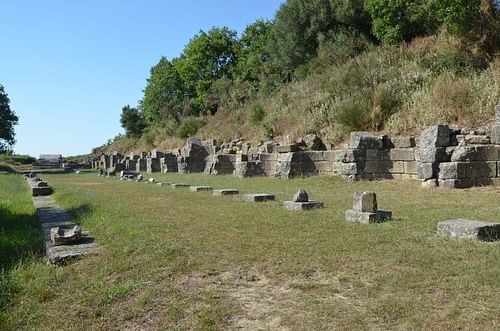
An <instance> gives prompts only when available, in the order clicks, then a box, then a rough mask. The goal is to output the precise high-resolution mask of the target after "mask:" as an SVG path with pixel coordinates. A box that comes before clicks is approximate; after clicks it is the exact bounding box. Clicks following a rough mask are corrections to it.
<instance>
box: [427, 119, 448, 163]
mask: <svg viewBox="0 0 500 331" xmlns="http://www.w3.org/2000/svg"><path fill="white" fill-rule="evenodd" d="M449 145H450V128H449V127H448V125H434V126H431V127H429V128H427V129H425V130H424V131H422V133H421V134H420V148H429V147H447V146H449ZM424 162H430V161H424Z"/></svg>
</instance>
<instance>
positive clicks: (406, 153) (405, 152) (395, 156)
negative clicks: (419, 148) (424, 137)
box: [389, 148, 415, 161]
mask: <svg viewBox="0 0 500 331" xmlns="http://www.w3.org/2000/svg"><path fill="white" fill-rule="evenodd" d="M389 157H390V159H391V160H392V161H414V160H415V153H414V152H413V149H411V148H406V149H394V148H393V149H391V151H390V154H389Z"/></svg>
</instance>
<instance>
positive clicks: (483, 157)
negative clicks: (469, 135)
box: [471, 145, 500, 161]
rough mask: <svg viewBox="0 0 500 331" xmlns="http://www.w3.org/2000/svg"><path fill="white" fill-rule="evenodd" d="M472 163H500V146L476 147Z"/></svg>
mask: <svg viewBox="0 0 500 331" xmlns="http://www.w3.org/2000/svg"><path fill="white" fill-rule="evenodd" d="M473 156H474V157H473V159H472V160H471V161H499V160H500V146H495V145H485V146H474V154H473Z"/></svg>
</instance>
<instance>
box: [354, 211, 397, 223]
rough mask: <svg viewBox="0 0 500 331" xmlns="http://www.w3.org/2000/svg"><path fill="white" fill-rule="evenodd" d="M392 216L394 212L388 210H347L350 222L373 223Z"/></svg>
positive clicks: (386, 219) (383, 220)
mask: <svg viewBox="0 0 500 331" xmlns="http://www.w3.org/2000/svg"><path fill="white" fill-rule="evenodd" d="M391 218H392V212H390V211H386V210H378V211H377V212H376V213H364V212H360V211H356V210H352V209H349V210H346V212H345V219H346V221H348V222H353V223H362V224H371V223H382V222H385V221H388V220H390V219H391Z"/></svg>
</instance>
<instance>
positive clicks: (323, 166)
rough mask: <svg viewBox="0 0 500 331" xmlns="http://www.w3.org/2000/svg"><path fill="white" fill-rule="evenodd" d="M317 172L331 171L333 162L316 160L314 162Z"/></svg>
mask: <svg viewBox="0 0 500 331" xmlns="http://www.w3.org/2000/svg"><path fill="white" fill-rule="evenodd" d="M315 164H316V169H317V170H318V173H328V172H333V162H331V161H318V162H315Z"/></svg>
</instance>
